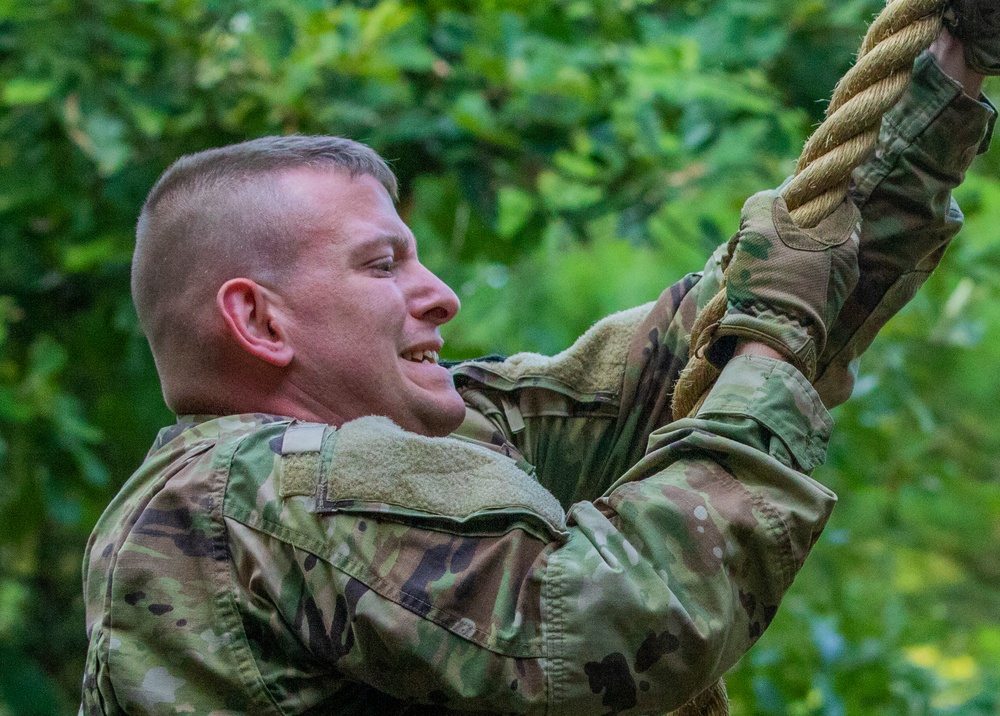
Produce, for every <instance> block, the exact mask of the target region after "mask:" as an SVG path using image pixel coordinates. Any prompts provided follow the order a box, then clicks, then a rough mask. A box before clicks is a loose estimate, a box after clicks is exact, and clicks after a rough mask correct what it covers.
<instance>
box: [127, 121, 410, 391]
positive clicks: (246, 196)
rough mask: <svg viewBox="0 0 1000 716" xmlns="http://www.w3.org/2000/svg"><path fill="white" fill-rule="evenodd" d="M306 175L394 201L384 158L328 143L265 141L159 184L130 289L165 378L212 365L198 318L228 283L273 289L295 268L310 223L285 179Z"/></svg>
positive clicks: (202, 155)
mask: <svg viewBox="0 0 1000 716" xmlns="http://www.w3.org/2000/svg"><path fill="white" fill-rule="evenodd" d="M302 168H309V169H315V170H319V171H323V170H334V171H342V172H345V173H347V174H348V175H350V176H351V177H357V176H360V175H370V176H372V177H374V178H375V179H376V180H377V181H379V182H380V183H381V184H382V186H383V187H385V190H386V191H387V192H388V193H389V195H390V196H391V197H392V198H393V200H394V201H395V200H396V199H397V194H398V189H397V186H398V185H397V181H396V176H395V175H394V174H393V172H392V170H391V169H390V168H389V165H388V164H387V163H386V162H385V160H384V159H382V157H380V156H379V155H378V154H377V153H376V152H375V151H374V150H372V149H371V148H370V147H367V146H365V145H364V144H361V143H360V142H356V141H353V140H351V139H345V138H342V137H327V136H302V135H293V136H287V137H261V138H259V139H252V140H250V141H247V142H242V143H240V144H233V145H230V146H226V147H219V148H217V149H209V150H206V151H202V152H197V153H195V154H189V155H186V156H183V157H181V158H180V159H178V160H177V161H175V162H174V163H173V164H171V165H170V167H169V168H168V169H167V170H166V171H165V172H164V173H163V175H162V176H161V177H160V178H159V179H158V180H157V182H156V184H154V185H153V188H152V189H151V190H150V192H149V196H148V197H147V198H146V201H145V203H144V205H143V207H142V212H141V213H140V215H139V221H138V225H137V227H136V248H135V254H134V255H133V259H132V283H131V288H132V300H133V301H134V303H135V307H136V312H137V313H138V316H139V323H140V326H141V327H142V329H143V332H144V333H145V334H146V337H147V338H148V339H149V343H150V347H151V348H152V350H153V356H154V358H156V363H157V366H158V368H159V369H160V374H161V375H160V377H161V379H163V378H164V377H165V376H164V375H163V372H164V371H163V368H164V365H165V361H166V360H167V358H168V357H169V359H170V362H171V363H177V362H178V361H179V362H180V363H183V362H184V354H201V355H202V356H203V357H207V356H204V353H205V350H206V348H208V346H205V345H204V341H205V338H204V337H203V336H198V335H195V334H196V333H197V331H196V330H193V329H194V328H195V327H196V326H195V324H194V323H193V321H192V320H191V319H193V318H194V316H193V315H192V312H193V310H194V309H195V308H196V307H201V308H203V307H204V306H205V305H207V303H209V302H211V303H212V304H213V305H214V295H215V292H216V291H217V290H218V287H219V286H220V285H221V283H222V282H224V281H225V280H228V279H229V278H235V277H245V278H250V279H252V280H255V281H258V282H269V281H270V282H274V281H278V280H281V279H282V278H283V277H284V276H285V272H286V271H288V270H289V269H290V268H291V267H293V266H294V264H295V261H296V260H297V258H298V251H299V249H300V248H301V246H302V244H303V242H302V241H301V240H300V239H299V237H298V236H297V234H298V233H299V232H300V231H301V230H302V229H303V228H304V227H303V226H302V224H303V222H308V221H309V217H306V216H303V215H302V212H301V211H300V210H299V209H297V207H295V206H292V205H289V203H288V201H286V200H285V198H284V197H283V196H282V195H281V191H280V187H279V178H280V175H281V174H282V173H284V172H286V171H291V170H295V169H302ZM220 278H221V281H220V280H219V279H220ZM168 354H169V356H168ZM188 357H189V358H191V357H192V356H191V355H189V356H188ZM166 392H167V391H166V390H165V393H166ZM169 403H170V400H169V397H168V404H169Z"/></svg>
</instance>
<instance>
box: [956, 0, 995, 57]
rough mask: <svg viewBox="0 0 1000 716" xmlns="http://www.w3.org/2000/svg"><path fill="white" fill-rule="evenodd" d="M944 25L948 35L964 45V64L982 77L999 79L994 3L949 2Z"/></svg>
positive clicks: (979, 0)
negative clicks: (992, 76)
mask: <svg viewBox="0 0 1000 716" xmlns="http://www.w3.org/2000/svg"><path fill="white" fill-rule="evenodd" d="M944 22H945V26H947V28H948V30H949V32H951V34H952V35H954V36H955V37H956V38H958V39H959V40H961V41H962V43H963V44H964V45H965V64H967V65H968V66H969V67H970V68H971V69H973V70H975V71H976V72H978V73H980V74H983V75H1000V3H998V2H997V0H951V2H950V3H949V5H948V8H947V10H946V11H945V15H944Z"/></svg>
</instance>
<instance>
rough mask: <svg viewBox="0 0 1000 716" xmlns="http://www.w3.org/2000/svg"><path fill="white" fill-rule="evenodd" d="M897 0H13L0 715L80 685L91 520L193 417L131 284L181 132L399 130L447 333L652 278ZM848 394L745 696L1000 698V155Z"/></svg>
mask: <svg viewBox="0 0 1000 716" xmlns="http://www.w3.org/2000/svg"><path fill="white" fill-rule="evenodd" d="M880 6H881V3H880V2H879V1H878V0H841V1H840V2H832V1H831V2H826V1H824V0H809V1H807V2H803V0H770V1H769V2H763V1H761V0H686V1H680V0H678V1H676V2H660V3H654V2H652V0H533V1H531V2H529V1H528V0H480V2H477V3H472V2H466V1H464V0H425V1H424V2H413V1H408V0H367V1H364V0H358V1H357V2H354V3H348V2H341V3H337V2H332V1H328V0H259V1H258V2H256V3H253V4H250V3H242V2H235V1H234V0H101V1H100V2H98V1H97V0H75V1H73V2H71V1H70V0H34V1H33V2H16V1H14V2H12V1H11V0H0V108H2V109H0V663H2V664H4V667H3V668H2V669H0V716H7V715H8V714H24V715H28V714H51V713H57V712H63V713H66V712H69V711H71V710H72V709H73V708H74V703H73V702H74V701H75V699H76V698H77V694H78V682H79V676H80V674H81V673H82V659H83V653H84V648H85V639H86V637H85V633H84V626H83V608H82V601H81V597H80V588H79V579H80V574H79V562H80V559H81V556H82V553H83V550H84V543H85V540H86V536H87V534H88V533H89V530H90V528H91V527H92V525H93V524H94V522H95V520H96V519H97V517H98V516H99V514H100V512H101V510H102V509H103V507H104V505H106V504H107V502H108V501H109V500H110V498H111V496H112V495H113V494H114V493H115V491H116V489H117V487H118V485H120V484H121V482H122V481H123V480H124V479H125V478H126V477H127V475H128V474H129V473H130V472H131V470H132V469H133V468H134V467H135V466H136V465H137V464H138V463H139V462H140V461H141V459H142V456H143V454H144V452H145V450H146V449H147V447H148V445H149V443H150V441H151V439H152V437H153V435H154V434H155V432H156V430H157V429H158V428H159V427H160V426H161V425H163V424H166V423H167V422H169V421H170V420H171V416H170V415H169V413H168V412H167V410H166V409H165V408H164V406H163V404H162V399H161V397H160V394H159V386H158V383H157V380H156V375H155V371H154V368H153V365H152V360H151V358H150V356H149V353H148V349H147V348H146V346H145V341H144V339H143V338H142V336H141V335H140V334H139V332H138V330H137V327H136V318H135V314H134V312H133V309H132V307H131V302H130V300H129V297H128V270H129V260H130V255H131V246H132V227H133V225H134V221H135V217H136V215H137V213H138V210H139V207H140V206H141V203H142V200H143V198H144V196H145V193H146V191H148V189H149V187H150V186H151V185H152V183H153V181H155V179H156V177H157V176H158V174H159V173H160V172H161V171H162V170H163V169H164V168H165V167H166V166H167V165H168V164H169V163H170V162H171V161H172V160H173V159H175V158H177V157H178V156H180V155H181V154H184V153H187V152H191V151H195V150H198V149H202V148H206V147H211V146H218V145H221V144H226V143H229V142H233V141H239V140H242V139H245V138H248V137H253V136H259V135H264V134H275V133H288V132H302V133H329V134H342V135H346V136H351V137H354V138H357V139H360V140H363V141H366V142H368V143H369V144H371V145H372V146H374V147H375V148H376V149H377V150H379V151H380V152H381V153H382V154H383V155H385V156H387V157H389V158H391V159H392V160H393V164H394V167H395V169H396V170H397V172H398V174H399V175H400V178H401V180H402V184H403V189H404V191H403V198H402V201H401V211H402V212H403V214H404V216H405V218H406V219H407V220H408V221H409V222H410V224H411V226H412V227H413V228H414V230H415V232H416V234H417V236H418V238H419V240H420V243H421V251H422V254H423V257H424V259H425V262H426V263H427V264H428V265H429V266H430V267H431V268H432V269H434V270H435V271H437V272H438V273H439V274H440V275H441V276H442V277H443V278H445V280H447V281H448V282H449V283H450V284H451V285H452V286H454V287H455V288H456V290H458V292H459V294H460V296H461V298H462V300H463V302H464V304H465V305H464V309H463V312H462V313H461V314H460V315H459V317H458V318H457V319H456V320H455V321H454V322H453V324H451V325H450V326H449V327H448V328H449V330H447V332H446V339H447V341H448V350H449V351H450V356H451V357H467V356H471V355H479V354H484V353H489V352H495V351H499V352H512V351H515V350H524V349H528V350H541V351H544V352H554V351H557V350H560V349H562V348H563V347H565V346H566V345H567V344H568V343H569V342H570V341H571V340H572V339H573V338H574V337H575V336H576V335H578V334H579V333H580V332H582V331H583V330H584V329H585V328H586V327H587V326H588V325H589V324H590V323H592V322H593V321H594V320H596V319H597V318H599V317H600V316H602V315H605V314H606V313H608V312H610V311H613V310H617V309H620V308H625V307H628V306H632V305H636V304H638V303H641V302H645V301H648V300H651V299H653V298H655V296H656V295H657V294H658V293H659V291H660V290H662V289H663V288H664V287H665V286H667V285H669V284H670V283H672V282H673V281H674V280H676V279H677V278H679V277H680V276H681V275H682V274H683V273H685V272H687V271H692V270H697V269H698V268H700V266H701V264H702V263H703V261H704V259H705V257H706V256H707V255H708V253H709V251H710V250H711V249H712V248H713V247H714V246H715V245H716V244H717V243H719V242H720V241H722V240H724V239H725V238H726V237H727V236H728V234H729V233H730V232H731V231H732V230H733V229H734V228H735V224H736V220H737V216H738V212H739V208H740V206H741V204H742V202H743V200H744V199H745V198H746V197H747V196H748V195H749V194H751V193H753V192H754V191H756V190H758V189H761V188H764V187H768V186H774V185H776V184H777V183H778V182H779V181H780V180H781V178H782V177H783V176H784V175H785V174H787V173H788V172H790V170H791V168H792V165H793V161H794V158H795V156H796V154H797V151H798V149H799V147H800V146H801V143H802V141H803V140H804V138H805V136H806V134H807V133H808V131H809V128H810V127H811V126H812V124H813V123H814V122H816V121H817V120H818V119H819V116H820V115H821V113H822V106H823V105H822V104H821V103H818V102H817V100H818V99H821V98H825V97H828V96H829V93H830V90H831V88H832V85H833V83H834V82H835V81H836V79H837V78H838V77H839V76H840V75H841V74H842V73H843V72H844V71H845V70H846V68H847V67H848V66H849V63H850V61H851V57H852V53H853V52H854V51H855V50H856V45H857V42H858V38H860V36H861V34H862V33H863V28H864V24H865V22H866V21H867V20H868V19H869V18H870V17H871V16H872V14H873V13H874V12H875V11H877V10H878V9H879V7H880ZM997 156H998V155H997V154H996V153H995V152H994V153H993V154H991V155H988V156H987V157H985V158H984V159H983V160H980V163H979V164H978V165H977V168H976V171H975V173H974V175H973V176H972V177H971V178H970V180H969V181H968V182H967V184H966V185H965V186H963V188H962V189H961V191H960V198H961V200H962V201H963V204H964V206H965V207H966V209H967V213H968V216H969V222H968V226H967V228H966V229H965V230H964V232H963V235H962V236H961V238H960V242H959V245H958V246H956V248H955V249H954V250H953V251H951V252H950V253H949V255H948V257H947V259H946V262H945V265H944V266H943V267H942V269H941V270H940V272H939V273H938V274H936V275H935V276H934V277H933V279H932V280H931V282H930V283H929V284H928V286H927V287H925V289H924V290H923V291H922V292H921V294H920V295H919V296H918V298H917V299H916V300H915V301H914V302H913V304H912V305H911V306H910V307H908V309H907V310H906V311H904V312H903V314H901V315H900V316H899V317H898V318H897V319H896V320H895V321H893V322H892V323H891V324H890V325H889V327H887V329H886V331H885V333H884V335H883V336H882V337H881V338H880V339H879V341H878V342H877V344H876V346H875V347H874V348H873V350H872V351H871V354H870V355H869V356H868V358H867V360H866V362H865V363H864V365H863V367H862V376H861V379H860V381H859V387H858V394H857V395H856V397H855V399H854V400H853V401H852V402H851V403H850V404H848V405H847V406H845V407H844V408H843V409H842V410H841V411H840V412H839V415H838V418H839V420H838V422H839V427H838V432H837V437H836V439H835V442H834V445H833V446H832V448H831V460H830V464H829V465H828V466H827V467H826V468H824V469H823V470H822V472H820V473H819V474H818V477H819V478H820V479H821V480H823V481H824V482H826V483H828V484H830V485H831V486H832V487H833V488H834V489H836V490H837V492H838V493H839V494H840V495H841V504H840V506H839V507H838V509H837V511H836V513H835V516H834V518H833V521H832V524H831V525H830V527H829V528H828V531H827V533H826V535H825V536H824V538H823V539H822V540H821V542H820V544H819V545H818V546H817V548H816V551H815V554H814V556H813V557H812V559H811V561H810V564H809V565H807V567H806V569H805V571H804V572H803V574H802V575H801V577H800V578H799V580H798V581H797V583H796V585H795V587H794V588H793V591H792V594H791V596H790V597H789V599H788V600H787V602H786V604H785V607H784V609H783V610H782V611H781V612H780V613H779V617H778V619H777V620H776V622H775V624H774V625H773V626H772V628H771V630H770V631H769V632H768V634H766V635H765V637H764V639H763V640H762V642H761V643H760V644H759V645H758V647H757V648H755V650H754V651H753V652H752V653H751V654H750V655H749V656H748V657H747V658H746V659H744V661H743V663H742V664H741V665H740V666H739V667H738V668H737V670H736V671H735V672H734V673H733V675H732V676H731V678H730V680H729V683H730V692H731V694H732V697H733V702H734V710H735V712H736V713H738V714H785V713H789V714H830V715H833V716H836V715H837V714H854V713H865V714H868V713H876V714H881V713H885V714H970V715H971V714H989V713H997V712H998V711H1000V701H998V697H997V696H996V694H998V693H1000V618H998V617H997V615H998V614H1000V595H998V593H997V592H998V590H997V588H996V587H997V585H998V584H1000V567H998V560H997V554H998V542H1000V479H998V475H1000V430H998V429H997V428H996V426H995V408H994V406H996V405H997V404H1000V384H998V382H997V380H996V379H995V377H994V374H993V372H992V368H993V366H996V365H998V364H1000V302H998V300H997V299H998V298H1000V278H998V277H1000V249H998V246H1000V244H998V243H997V242H996V241H995V238H994V235H993V230H994V227H996V226H997V225H998V224H1000V180H998V177H1000V159H997Z"/></svg>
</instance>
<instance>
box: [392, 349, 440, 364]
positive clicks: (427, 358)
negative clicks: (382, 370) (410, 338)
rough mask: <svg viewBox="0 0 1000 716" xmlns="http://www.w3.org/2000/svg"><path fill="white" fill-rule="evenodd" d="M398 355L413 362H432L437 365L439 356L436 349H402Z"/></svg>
mask: <svg viewBox="0 0 1000 716" xmlns="http://www.w3.org/2000/svg"><path fill="white" fill-rule="evenodd" d="M400 356H401V357H402V358H404V359H406V360H409V361H413V362H414V363H433V364H435V365H437V362H438V359H439V356H438V352H437V351H425V350H420V351H403V352H402V353H401V354H400Z"/></svg>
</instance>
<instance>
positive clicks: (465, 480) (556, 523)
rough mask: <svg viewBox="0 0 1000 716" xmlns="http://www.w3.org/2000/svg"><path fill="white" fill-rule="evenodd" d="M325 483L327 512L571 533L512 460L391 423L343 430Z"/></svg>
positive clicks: (370, 421)
mask: <svg viewBox="0 0 1000 716" xmlns="http://www.w3.org/2000/svg"><path fill="white" fill-rule="evenodd" d="M326 480H327V485H326V491H325V492H326V494H325V495H321V496H320V498H319V499H320V500H321V502H323V503H324V504H323V505H322V506H323V507H335V505H336V503H337V502H338V501H348V500H350V501H355V500H356V501H361V502H367V503H382V504H388V505H396V506H398V507H401V508H405V509H410V510H418V511H420V512H424V513H427V514H428V515H434V516H440V517H450V518H454V519H458V520H462V519H465V518H467V517H470V516H472V515H476V514H479V513H484V512H490V511H511V510H513V511H518V512H527V513H531V514H533V515H535V516H536V517H537V518H541V520H542V521H543V522H544V523H545V524H547V525H548V526H549V528H550V529H551V531H552V532H553V533H555V534H562V533H563V532H564V531H565V529H566V517H565V514H564V512H563V509H562V507H561V506H560V504H559V501H558V500H556V498H555V497H554V496H553V495H552V493H550V492H549V491H548V490H546V489H545V488H544V487H542V485H541V484H539V482H538V481H537V480H536V479H534V478H533V477H532V476H531V475H528V474H527V473H526V472H524V471H523V470H521V469H520V468H518V467H517V465H516V463H515V462H514V461H513V460H511V459H510V458H508V457H506V456H504V455H501V454H499V453H497V452H494V451H493V450H489V449H487V448H484V447H480V446H478V445H474V444H472V443H468V442H465V441H463V440H458V439H455V438H430V437H425V436H423V435H417V434H415V433H410V432H407V431H405V430H403V429H402V428H400V427H399V426H397V425H396V424H395V423H393V422H392V421H391V420H389V419H388V418H383V417H376V416H369V417H366V418H359V419H358V420H352V421H350V422H348V423H344V425H343V426H342V427H341V428H340V429H339V430H338V431H337V444H336V447H335V449H334V451H333V455H332V459H331V462H330V465H329V467H328V469H327V471H326Z"/></svg>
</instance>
